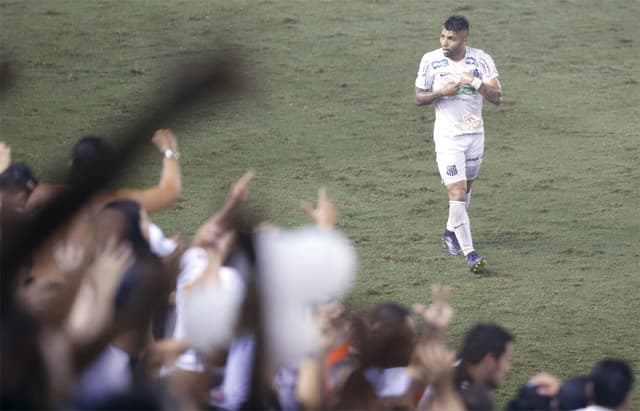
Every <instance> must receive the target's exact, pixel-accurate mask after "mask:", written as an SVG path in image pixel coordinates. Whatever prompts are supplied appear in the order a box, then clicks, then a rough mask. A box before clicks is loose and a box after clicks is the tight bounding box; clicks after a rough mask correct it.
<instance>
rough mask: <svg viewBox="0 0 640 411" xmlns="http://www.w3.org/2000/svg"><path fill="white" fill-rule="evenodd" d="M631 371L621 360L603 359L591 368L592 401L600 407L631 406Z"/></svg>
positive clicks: (625, 408) (619, 407)
mask: <svg viewBox="0 0 640 411" xmlns="http://www.w3.org/2000/svg"><path fill="white" fill-rule="evenodd" d="M633 380H634V377H633V371H631V367H630V366H629V364H627V363H626V362H625V361H623V360H619V359H610V358H607V359H604V360H602V361H599V362H598V363H596V365H594V366H593V368H592V369H591V384H592V402H593V403H594V404H595V405H600V406H602V407H608V408H614V409H620V410H627V409H630V408H631V391H632V389H633Z"/></svg>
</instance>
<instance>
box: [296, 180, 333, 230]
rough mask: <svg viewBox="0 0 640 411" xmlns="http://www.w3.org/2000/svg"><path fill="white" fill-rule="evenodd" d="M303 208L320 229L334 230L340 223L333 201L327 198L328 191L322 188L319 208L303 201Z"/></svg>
mask: <svg viewBox="0 0 640 411" xmlns="http://www.w3.org/2000/svg"><path fill="white" fill-rule="evenodd" d="M301 206H302V208H303V209H304V210H305V211H306V212H307V214H309V217H311V219H312V220H313V221H315V223H316V224H317V225H318V227H319V228H323V229H328V230H330V229H332V228H334V227H335V225H336V223H337V222H338V211H337V210H336V206H335V205H334V204H333V202H332V201H331V199H330V198H329V197H328V196H327V189H326V188H324V187H320V189H318V206H317V207H316V208H313V206H312V205H311V204H310V203H308V202H306V201H303V202H302V204H301Z"/></svg>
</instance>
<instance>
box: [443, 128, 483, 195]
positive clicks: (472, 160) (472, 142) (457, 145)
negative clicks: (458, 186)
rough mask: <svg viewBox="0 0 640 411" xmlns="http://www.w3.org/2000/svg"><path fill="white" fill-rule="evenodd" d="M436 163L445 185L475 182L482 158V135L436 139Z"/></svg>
mask: <svg viewBox="0 0 640 411" xmlns="http://www.w3.org/2000/svg"><path fill="white" fill-rule="evenodd" d="M433 141H434V142H435V145H436V162H437V163H438V171H439V172H440V177H441V178H442V182H443V183H444V184H445V185H449V184H453V183H457V182H458V181H463V180H475V178H476V177H477V176H478V174H479V173H480V166H481V165H482V159H483V157H484V134H465V135H463V136H456V137H436V138H434V139H433Z"/></svg>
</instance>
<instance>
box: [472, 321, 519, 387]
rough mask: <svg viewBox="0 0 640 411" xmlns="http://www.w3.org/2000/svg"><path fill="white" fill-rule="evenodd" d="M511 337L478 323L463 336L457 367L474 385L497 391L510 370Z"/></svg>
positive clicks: (502, 329) (486, 324) (490, 326)
mask: <svg viewBox="0 0 640 411" xmlns="http://www.w3.org/2000/svg"><path fill="white" fill-rule="evenodd" d="M513 340H514V338H513V336H512V335H511V334H509V333H508V332H507V331H506V330H505V329H504V328H502V327H500V326H499V325H496V324H491V323H478V324H476V325H475V326H473V327H472V328H471V329H470V330H469V331H468V332H467V333H466V335H465V337H464V340H463V343H462V348H461V350H460V354H459V355H460V362H461V363H460V367H461V369H463V370H464V371H465V372H466V373H467V374H468V375H469V376H470V377H471V378H472V380H473V382H474V383H476V384H482V385H485V386H487V387H490V388H496V387H497V386H498V385H500V382H501V381H502V379H503V378H504V376H505V374H506V373H507V372H508V371H509V370H510V369H511V357H512V355H513Z"/></svg>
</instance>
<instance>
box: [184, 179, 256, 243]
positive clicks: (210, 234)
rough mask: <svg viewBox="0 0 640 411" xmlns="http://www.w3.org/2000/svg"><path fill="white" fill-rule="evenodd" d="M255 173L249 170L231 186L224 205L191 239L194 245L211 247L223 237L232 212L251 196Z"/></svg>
mask: <svg viewBox="0 0 640 411" xmlns="http://www.w3.org/2000/svg"><path fill="white" fill-rule="evenodd" d="M254 175H255V171H254V170H249V171H247V172H246V173H245V174H244V175H243V176H242V177H240V179H239V180H238V181H236V182H235V184H233V186H231V190H230V191H229V194H228V195H227V199H226V200H225V203H224V205H223V206H222V208H221V209H219V210H218V211H217V212H216V213H215V214H214V215H212V216H211V217H210V218H209V219H208V220H207V221H205V222H204V224H202V225H201V226H200V228H199V229H198V231H197V232H196V234H195V235H194V237H193V240H192V241H191V245H192V246H194V247H203V248H211V246H212V245H215V244H216V243H217V242H218V241H220V240H221V239H222V238H223V236H224V234H225V232H226V230H227V226H226V222H227V221H228V219H229V217H230V216H231V213H232V212H233V210H235V209H236V207H238V206H239V205H240V204H242V203H244V202H245V201H247V199H248V198H249V182H250V181H251V179H252V178H253V176H254ZM216 248H217V247H216Z"/></svg>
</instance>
